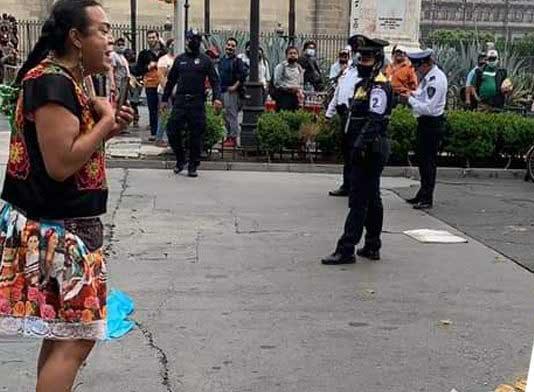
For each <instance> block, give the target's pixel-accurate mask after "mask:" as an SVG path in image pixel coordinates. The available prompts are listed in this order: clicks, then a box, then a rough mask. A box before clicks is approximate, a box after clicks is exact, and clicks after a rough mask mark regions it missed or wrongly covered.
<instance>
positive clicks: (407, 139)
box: [388, 107, 417, 161]
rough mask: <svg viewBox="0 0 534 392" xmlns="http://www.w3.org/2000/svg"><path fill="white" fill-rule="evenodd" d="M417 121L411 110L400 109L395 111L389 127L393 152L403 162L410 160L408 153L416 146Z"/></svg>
mask: <svg viewBox="0 0 534 392" xmlns="http://www.w3.org/2000/svg"><path fill="white" fill-rule="evenodd" d="M416 128H417V120H416V119H415V117H414V116H413V114H412V112H411V111H410V109H408V108H406V107H398V108H397V109H395V110H394V111H393V114H392V116H391V120H390V122H389V127H388V137H389V138H390V139H391V151H392V153H393V154H394V155H395V156H397V157H398V158H399V159H401V160H403V161H404V160H406V159H407V158H408V153H409V152H410V151H412V150H413V147H414V145H415V129H416Z"/></svg>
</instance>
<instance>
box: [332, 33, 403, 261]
mask: <svg viewBox="0 0 534 392" xmlns="http://www.w3.org/2000/svg"><path fill="white" fill-rule="evenodd" d="M350 44H351V46H352V47H353V48H356V53H357V54H359V55H360V56H361V59H360V61H359V63H358V65H357V67H358V76H359V78H358V81H357V84H356V86H355V89H354V97H353V99H352V101H351V105H350V117H349V123H348V125H347V126H348V131H349V132H353V133H354V136H355V138H354V140H355V142H354V144H353V149H352V160H353V166H352V172H351V183H352V184H353V185H352V186H351V189H350V195H349V207H350V211H349V215H348V217H347V220H346V223H345V230H344V233H343V236H342V237H341V238H340V239H339V241H338V243H337V247H336V250H335V252H334V253H333V254H331V255H330V256H328V257H326V258H324V259H323V260H322V263H323V264H325V265H338V264H352V263H355V262H356V257H355V255H354V250H355V247H356V245H357V244H358V243H359V242H360V239H361V237H362V234H363V229H364V227H365V230H366V236H365V246H364V247H363V248H362V249H359V250H358V252H357V253H358V256H361V257H364V258H367V259H371V260H379V259H380V248H381V241H380V235H381V233H382V225H383V218H384V208H383V206H382V199H381V197H380V176H381V174H382V171H383V169H384V166H385V164H386V162H387V160H388V157H389V153H390V146H389V141H388V139H387V135H386V131H387V126H388V121H389V116H390V114H391V110H392V106H393V94H392V89H391V85H390V84H389V82H388V80H387V78H386V77H385V76H384V75H383V74H382V73H381V72H380V70H381V69H382V67H383V65H384V47H386V46H388V45H389V44H388V42H386V41H382V40H379V39H370V38H368V37H365V36H363V35H356V36H353V37H351V38H350Z"/></svg>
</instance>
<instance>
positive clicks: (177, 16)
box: [174, 0, 185, 53]
mask: <svg viewBox="0 0 534 392" xmlns="http://www.w3.org/2000/svg"><path fill="white" fill-rule="evenodd" d="M184 5H185V4H184V0H174V48H175V50H176V53H182V52H183V51H184V50H185V37H184V35H185V29H184V22H185V21H184V9H185V7H184Z"/></svg>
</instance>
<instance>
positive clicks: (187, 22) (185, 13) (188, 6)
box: [184, 0, 191, 31]
mask: <svg viewBox="0 0 534 392" xmlns="http://www.w3.org/2000/svg"><path fill="white" fill-rule="evenodd" d="M190 7H191V5H190V4H189V0H185V4H184V10H185V11H184V15H185V28H184V30H185V31H187V30H189V8H190Z"/></svg>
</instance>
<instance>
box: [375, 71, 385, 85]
mask: <svg viewBox="0 0 534 392" xmlns="http://www.w3.org/2000/svg"><path fill="white" fill-rule="evenodd" d="M387 81H388V78H387V77H386V75H384V74H383V73H382V72H380V73H379V74H378V76H377V77H376V78H375V82H378V83H386V82H387Z"/></svg>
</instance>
